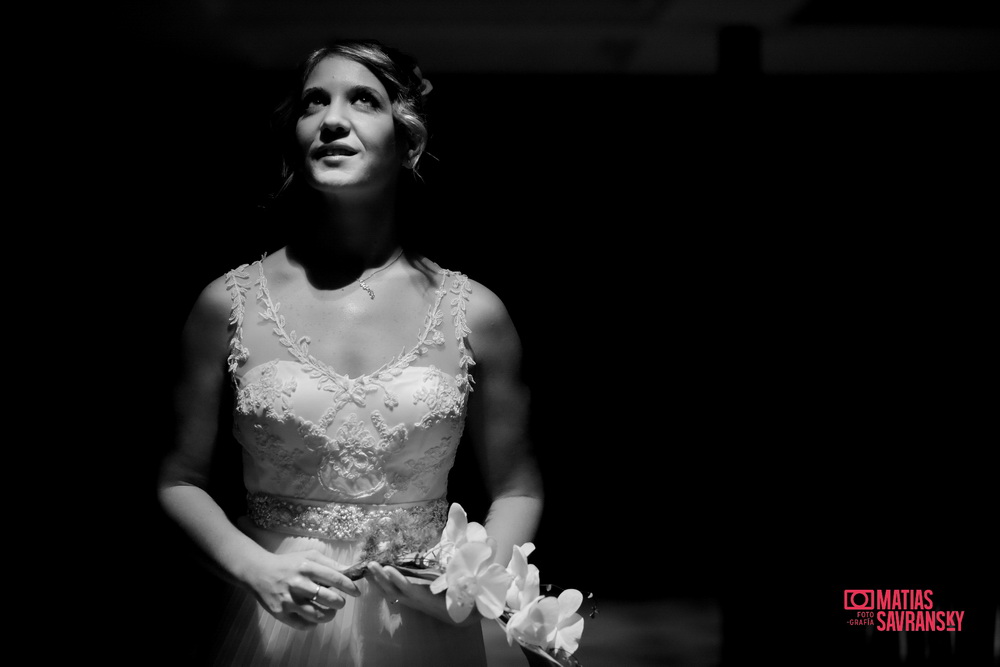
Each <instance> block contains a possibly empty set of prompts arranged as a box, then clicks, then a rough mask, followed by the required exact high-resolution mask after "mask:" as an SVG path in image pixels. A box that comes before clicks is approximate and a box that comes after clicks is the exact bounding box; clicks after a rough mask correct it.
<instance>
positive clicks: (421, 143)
mask: <svg viewBox="0 0 1000 667" xmlns="http://www.w3.org/2000/svg"><path fill="white" fill-rule="evenodd" d="M426 145H427V140H426V139H424V138H423V137H414V139H413V140H411V141H410V148H409V149H408V150H407V151H406V155H405V156H404V157H403V167H405V168H406V169H414V168H416V166H417V162H419V161H420V156H422V155H423V154H424V147H425V146H426Z"/></svg>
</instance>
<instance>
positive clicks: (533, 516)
mask: <svg viewBox="0 0 1000 667" xmlns="http://www.w3.org/2000/svg"><path fill="white" fill-rule="evenodd" d="M467 314H468V325H469V328H470V329H471V330H472V333H471V334H470V339H469V342H470V344H471V345H472V347H473V350H472V352H473V354H474V356H475V360H476V365H475V366H474V367H473V369H472V371H473V375H474V377H475V378H476V383H475V390H474V392H473V394H472V396H471V399H470V400H471V402H470V405H469V418H468V420H467V425H468V427H469V428H470V430H471V432H472V435H473V439H474V441H475V443H476V448H477V455H478V459H479V461H480V465H481V467H482V469H483V473H484V477H485V479H486V483H487V486H488V487H489V489H488V490H489V492H490V496H491V498H492V503H491V505H490V510H489V514H488V516H487V518H486V522H485V527H486V532H487V534H488V535H489V536H490V537H492V538H493V539H495V540H496V545H497V550H496V553H495V554H494V557H493V560H494V562H496V563H499V564H501V565H504V566H506V565H507V564H508V562H509V561H510V557H511V554H512V553H513V550H514V547H515V546H519V545H521V544H524V543H525V542H530V541H531V540H532V539H533V537H534V535H535V530H536V529H537V528H538V522H539V519H540V517H541V513H542V482H541V475H540V474H539V472H538V467H537V465H536V463H535V459H534V456H533V455H532V451H531V442H530V439H529V437H528V402H529V397H528V389H527V387H526V386H525V384H524V380H523V377H522V375H521V341H520V339H519V338H518V335H517V331H516V330H515V329H514V324H513V323H512V322H511V319H510V316H509V315H508V313H507V309H506V308H505V307H504V305H503V303H502V302H501V301H500V299H499V298H498V297H497V296H496V295H495V294H494V293H493V292H491V291H489V290H487V289H486V288H485V287H483V286H482V285H479V284H477V283H473V293H472V295H470V298H469V304H468V309H467ZM368 572H369V574H368V576H369V578H370V580H372V581H374V582H375V583H376V584H377V585H378V586H379V587H380V588H381V589H382V591H383V593H384V594H385V596H386V598H387V599H388V600H389V601H390V602H394V601H398V602H400V603H402V604H405V605H407V606H410V607H413V608H415V609H419V610H421V611H423V612H424V613H426V614H430V615H432V616H434V617H435V618H438V619H440V620H442V621H444V622H446V623H454V621H452V620H451V619H450V617H449V615H448V612H447V610H446V606H445V596H443V595H440V594H438V595H435V594H433V593H431V592H430V589H429V587H428V586H426V585H422V584H413V583H410V582H409V581H407V579H406V577H405V576H403V575H402V574H401V573H400V572H399V571H398V570H397V569H395V568H393V567H389V566H385V567H383V566H381V565H379V564H378V563H369V565H368ZM480 621H481V617H480V616H479V614H477V613H473V614H469V616H468V617H467V618H466V619H465V621H463V622H461V623H459V625H472V624H476V623H479V622H480Z"/></svg>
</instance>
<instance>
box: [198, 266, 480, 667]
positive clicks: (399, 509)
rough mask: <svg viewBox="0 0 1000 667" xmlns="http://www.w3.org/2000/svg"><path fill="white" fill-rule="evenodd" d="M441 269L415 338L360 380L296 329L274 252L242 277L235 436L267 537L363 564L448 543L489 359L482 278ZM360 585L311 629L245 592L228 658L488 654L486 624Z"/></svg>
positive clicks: (431, 659) (390, 661)
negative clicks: (452, 621) (268, 273)
mask: <svg viewBox="0 0 1000 667" xmlns="http://www.w3.org/2000/svg"><path fill="white" fill-rule="evenodd" d="M438 279H439V281H440V282H439V284H438V289H437V290H436V293H435V295H434V299H433V300H432V302H431V303H429V304H427V311H426V315H424V318H423V326H422V327H421V328H420V331H419V332H417V333H416V335H415V336H414V345H413V346H412V348H410V349H405V350H402V351H401V353H400V354H399V355H398V356H397V357H395V358H393V359H392V360H391V361H390V362H389V363H387V364H385V365H384V366H383V367H381V368H378V369H374V370H372V371H371V372H370V373H367V374H365V375H361V376H358V377H348V376H346V375H343V374H341V373H339V372H337V370H336V369H334V368H332V367H330V366H329V365H327V364H326V363H324V362H323V361H322V360H320V359H316V358H315V357H313V356H312V355H311V354H310V352H309V339H308V336H306V335H303V334H304V333H307V332H296V331H295V330H294V329H290V327H291V326H292V324H293V323H290V322H286V321H285V316H284V315H283V313H282V312H281V310H280V304H279V303H276V302H274V301H272V299H271V295H270V293H269V291H268V287H267V279H266V277H265V274H264V267H263V264H262V263H261V262H260V261H258V262H254V263H253V264H249V265H243V266H241V267H239V268H238V269H235V270H233V271H230V272H229V273H228V274H226V285H227V289H228V290H229V293H230V296H231V298H232V313H231V319H230V324H231V325H232V328H233V335H232V338H231V341H230V356H229V375H230V377H231V379H232V382H233V387H234V392H235V406H234V414H233V416H234V434H235V436H236V439H237V440H238V441H239V443H240V444H241V445H242V447H243V452H242V455H243V478H244V483H245V486H246V489H247V499H248V512H247V515H246V516H245V517H242V518H241V519H240V521H239V522H238V523H239V525H240V527H241V529H242V530H244V531H245V532H246V533H247V534H248V535H250V536H251V537H252V538H253V539H254V540H255V541H256V542H257V543H258V544H260V545H261V546H263V547H264V548H265V549H268V550H269V551H272V552H275V553H285V552H291V551H301V550H305V549H318V550H319V551H321V552H322V553H324V554H326V555H327V556H329V557H330V558H333V559H334V560H336V561H338V562H339V563H341V564H343V565H345V566H349V565H353V564H356V563H360V562H365V561H366V560H367V559H368V558H369V557H370V556H371V554H372V551H373V549H376V548H377V547H378V544H379V542H380V541H383V540H385V539H395V540H397V541H400V540H401V541H402V542H403V543H404V544H405V545H406V546H407V547H411V546H412V547H413V548H414V549H417V548H420V547H426V546H429V544H433V543H434V542H436V541H437V539H438V537H439V536H440V533H441V530H442V528H443V527H444V524H445V522H446V520H447V512H448V503H447V501H446V500H445V494H446V490H447V479H448V471H449V470H450V469H451V467H452V464H453V463H454V460H455V454H456V449H457V447H458V444H459V440H460V438H461V435H462V430H463V427H464V422H465V412H466V403H467V399H468V396H469V392H470V391H471V387H470V384H471V379H470V375H469V371H470V367H471V366H473V365H474V364H475V362H474V361H473V359H472V356H471V354H470V351H469V350H468V349H467V347H466V344H465V341H466V336H467V335H468V333H469V329H468V327H467V325H466V319H465V307H466V303H467V300H468V296H469V294H470V293H471V287H470V283H469V280H468V278H466V277H465V276H464V275H462V274H460V273H456V272H452V271H444V270H442V271H440V273H439V275H438ZM418 320H419V316H417V318H416V319H415V321H418ZM356 583H357V584H358V586H359V588H360V589H361V591H362V594H361V596H360V597H358V598H353V597H350V596H346V595H345V596H344V597H345V598H346V601H347V602H346V606H345V607H344V608H343V609H340V610H338V611H337V613H336V616H335V618H334V620H333V621H330V622H328V623H321V624H319V625H317V626H315V628H314V629H310V630H296V629H294V628H292V627H290V626H288V625H286V624H284V623H281V622H280V621H277V620H276V619H275V618H274V617H272V616H271V615H270V614H268V613H267V612H266V611H264V609H263V608H262V607H261V606H260V605H259V604H258V603H257V601H256V599H255V598H254V597H253V596H252V595H251V594H249V593H247V592H245V591H243V590H242V589H240V590H236V591H234V598H233V600H232V603H231V604H230V607H229V608H228V609H227V610H226V612H225V615H224V617H223V618H224V621H223V624H224V626H225V631H224V632H223V634H222V638H221V642H220V646H219V651H218V655H217V657H216V664H225V665H240V666H241V667H242V666H248V667H249V666H254V665H289V666H293V665H294V666H296V667H300V666H305V665H338V666H340V665H344V666H350V667H389V666H392V665H400V666H402V665H406V666H407V667H419V666H423V665H427V666H434V667H442V666H447V665H461V666H463V667H465V666H476V665H485V664H486V658H485V651H484V648H483V639H482V631H481V628H480V627H479V626H478V625H476V624H473V625H472V626H470V627H461V628H459V627H456V626H453V625H449V624H447V623H444V622H441V621H439V620H437V619H435V618H432V617H430V616H428V615H425V614H423V613H420V612H418V611H415V610H413V609H410V608H408V607H406V606H404V605H401V604H391V602H392V601H390V600H386V599H385V597H384V596H383V595H382V593H381V591H380V590H379V589H378V587H377V586H374V585H369V582H367V581H366V580H364V579H362V580H360V581H358V582H356Z"/></svg>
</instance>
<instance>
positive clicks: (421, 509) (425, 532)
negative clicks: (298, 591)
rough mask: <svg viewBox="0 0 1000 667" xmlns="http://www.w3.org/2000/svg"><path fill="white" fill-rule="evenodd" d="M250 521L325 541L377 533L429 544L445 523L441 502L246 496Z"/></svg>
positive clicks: (445, 508)
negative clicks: (324, 500)
mask: <svg viewBox="0 0 1000 667" xmlns="http://www.w3.org/2000/svg"><path fill="white" fill-rule="evenodd" d="M247 506H248V514H249V516H250V520H251V521H253V522H254V524H256V525H257V526H258V527H260V528H266V529H269V530H277V531H278V532H283V533H292V534H295V535H304V536H306V537H318V538H320V539H326V540H359V539H367V538H369V537H372V536H374V535H376V534H379V533H385V534H386V535H387V536H389V535H394V534H395V535H403V536H405V538H406V539H407V541H410V540H418V541H420V542H427V541H430V543H433V542H435V541H436V538H438V537H440V535H441V531H442V530H443V529H444V526H445V523H446V522H447V521H448V501H447V500H445V499H444V498H438V499H436V500H428V501H424V502H419V503H400V504H398V505H365V504H358V503H322V504H315V503H308V502H302V501H299V500H291V499H288V498H282V497H281V496H274V495H271V494H270V493H261V492H258V493H250V494H248V495H247Z"/></svg>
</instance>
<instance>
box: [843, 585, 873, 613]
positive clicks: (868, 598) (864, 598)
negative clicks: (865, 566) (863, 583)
mask: <svg viewBox="0 0 1000 667" xmlns="http://www.w3.org/2000/svg"><path fill="white" fill-rule="evenodd" d="M874 608H875V591H874V590H870V591H862V590H852V589H849V590H845V591H844V609H850V610H852V611H853V610H860V609H874Z"/></svg>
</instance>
